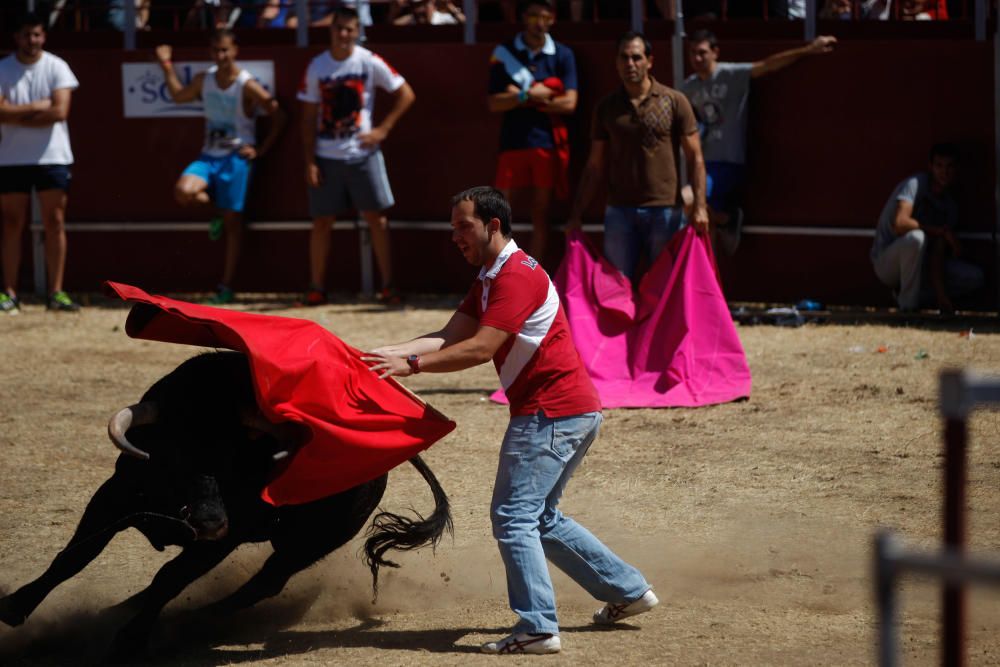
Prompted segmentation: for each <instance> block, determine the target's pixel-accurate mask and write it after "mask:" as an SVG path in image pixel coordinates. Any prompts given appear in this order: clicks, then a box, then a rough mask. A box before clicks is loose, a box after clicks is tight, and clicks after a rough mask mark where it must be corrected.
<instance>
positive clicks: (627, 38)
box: [618, 30, 653, 58]
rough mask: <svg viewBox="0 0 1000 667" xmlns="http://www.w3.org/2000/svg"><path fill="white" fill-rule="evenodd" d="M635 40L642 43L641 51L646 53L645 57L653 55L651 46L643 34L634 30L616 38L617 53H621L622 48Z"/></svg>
mask: <svg viewBox="0 0 1000 667" xmlns="http://www.w3.org/2000/svg"><path fill="white" fill-rule="evenodd" d="M637 39H638V40H639V41H641V42H642V48H643V51H644V52H645V53H646V57H647V58H648V57H649V56H650V54H651V53H653V45H652V44H650V43H649V40H648V39H646V36H645V35H644V34H642V33H641V32H636V31H634V30H629V31H628V32H627V33H625V34H624V35H622V36H621V37H619V38H618V53H621V50H622V49H623V48H625V47H626V46H627V45H629V44H631V43H632V42H634V41H635V40H637Z"/></svg>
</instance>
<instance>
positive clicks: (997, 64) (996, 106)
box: [976, 17, 1000, 303]
mask: <svg viewBox="0 0 1000 667" xmlns="http://www.w3.org/2000/svg"><path fill="white" fill-rule="evenodd" d="M983 21H984V22H985V21H986V19H985V17H984V18H983ZM976 25H977V26H978V25H979V24H978V23H977V24H976ZM998 174H1000V28H998V30H997V31H996V32H994V33H993V188H994V189H993V205H994V207H995V209H996V210H995V211H994V216H995V219H994V227H993V234H994V236H993V244H994V253H995V254H996V257H995V260H996V264H995V265H994V268H996V267H1000V244H998V241H1000V178H997V176H998ZM996 288H997V302H998V303H1000V272H997V285H996Z"/></svg>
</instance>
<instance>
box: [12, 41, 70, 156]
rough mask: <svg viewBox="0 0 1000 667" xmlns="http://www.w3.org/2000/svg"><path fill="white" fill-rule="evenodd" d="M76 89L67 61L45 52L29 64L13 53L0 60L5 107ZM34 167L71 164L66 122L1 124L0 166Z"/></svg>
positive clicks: (47, 97) (28, 102)
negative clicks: (32, 124)
mask: <svg viewBox="0 0 1000 667" xmlns="http://www.w3.org/2000/svg"><path fill="white" fill-rule="evenodd" d="M79 86H80V82H79V81H77V79H76V76H75V75H74V74H73V70H71V69H70V68H69V65H67V64H66V61H65V60H63V59H62V58H60V57H59V56H56V55H53V54H51V53H49V52H48V51H42V57H41V58H39V59H38V61H37V62H35V63H32V64H31V65H25V64H24V63H22V62H21V61H20V60H18V59H17V55H16V54H13V53H12V54H10V55H9V56H7V57H6V58H4V59H3V60H0V94H2V95H3V99H4V100H5V101H6V102H7V103H8V104H13V105H21V104H30V103H31V102H36V101H38V100H44V99H49V98H51V97H52V93H53V91H56V90H60V89H62V88H69V89H71V90H73V89H76V88H78V87H79ZM37 164H73V151H72V150H71V149H70V145H69V126H68V125H67V124H66V121H64V120H61V121H59V122H57V123H53V124H51V125H45V126H43V127H25V126H24V125H17V124H13V123H3V124H0V166H15V165H37Z"/></svg>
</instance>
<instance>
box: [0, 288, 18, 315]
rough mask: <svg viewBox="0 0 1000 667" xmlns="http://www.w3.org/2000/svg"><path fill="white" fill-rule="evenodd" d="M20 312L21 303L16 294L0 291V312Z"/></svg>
mask: <svg viewBox="0 0 1000 667" xmlns="http://www.w3.org/2000/svg"><path fill="white" fill-rule="evenodd" d="M20 312H21V304H20V302H18V300H17V297H16V296H11V295H10V294H7V293H6V292H0V314H3V315H17V314H19V313H20Z"/></svg>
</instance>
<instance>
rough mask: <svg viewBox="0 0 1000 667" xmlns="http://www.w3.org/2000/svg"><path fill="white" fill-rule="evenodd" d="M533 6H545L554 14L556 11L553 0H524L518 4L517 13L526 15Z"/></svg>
mask: <svg viewBox="0 0 1000 667" xmlns="http://www.w3.org/2000/svg"><path fill="white" fill-rule="evenodd" d="M532 7H543V8H544V9H547V10H549V11H550V12H552V13H553V14H555V13H556V6H555V3H553V2H552V1H551V0H522V2H520V3H519V4H518V6H517V15H518V16H524V13H525V12H527V11H528V10H529V9H530V8H532Z"/></svg>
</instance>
